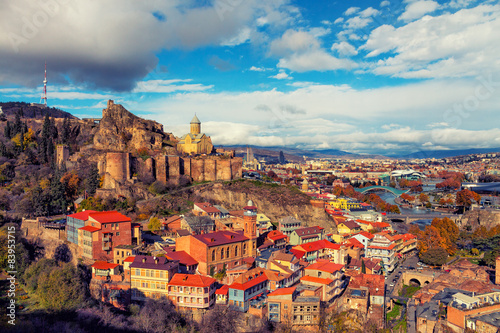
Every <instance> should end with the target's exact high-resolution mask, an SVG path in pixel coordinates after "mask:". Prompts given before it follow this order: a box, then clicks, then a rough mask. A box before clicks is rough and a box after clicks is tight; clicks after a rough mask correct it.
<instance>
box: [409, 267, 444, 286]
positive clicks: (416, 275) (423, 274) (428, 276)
mask: <svg viewBox="0 0 500 333" xmlns="http://www.w3.org/2000/svg"><path fill="white" fill-rule="evenodd" d="M441 274H443V272H441V271H438V270H425V271H424V270H421V271H409V270H407V271H404V272H403V276H402V278H403V283H404V284H405V285H407V286H409V285H410V284H411V283H413V284H417V285H419V286H421V287H423V286H425V285H427V284H429V283H431V282H432V281H434V279H435V278H436V277H438V276H439V275H441Z"/></svg>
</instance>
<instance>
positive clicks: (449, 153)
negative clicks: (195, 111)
mask: <svg viewBox="0 0 500 333" xmlns="http://www.w3.org/2000/svg"><path fill="white" fill-rule="evenodd" d="M248 147H250V148H252V150H253V153H254V155H257V156H259V157H268V158H276V159H277V158H278V156H279V152H280V151H282V152H283V154H284V155H285V158H286V159H287V160H288V161H293V162H299V161H303V160H304V156H305V157H307V158H335V157H343V158H352V159H363V158H375V159H384V158H394V159H409V158H447V157H454V156H462V155H470V154H485V153H496V152H500V148H471V149H455V150H426V151H418V152H413V153H410V154H404V153H400V154H390V155H381V154H355V153H350V152H347V151H343V150H338V149H315V150H306V149H299V148H293V147H279V146H272V147H261V146H248ZM225 148H229V149H235V150H236V152H237V154H238V155H240V156H242V155H244V154H246V149H247V146H242V145H236V146H225Z"/></svg>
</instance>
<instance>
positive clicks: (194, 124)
mask: <svg viewBox="0 0 500 333" xmlns="http://www.w3.org/2000/svg"><path fill="white" fill-rule="evenodd" d="M200 133H201V121H200V120H199V119H198V117H196V114H195V115H194V117H193V120H191V134H193V135H195V136H196V135H198V134H200Z"/></svg>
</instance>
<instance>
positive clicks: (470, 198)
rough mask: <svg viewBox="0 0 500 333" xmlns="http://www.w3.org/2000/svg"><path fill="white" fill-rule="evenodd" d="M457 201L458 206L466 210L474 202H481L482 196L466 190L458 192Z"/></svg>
mask: <svg viewBox="0 0 500 333" xmlns="http://www.w3.org/2000/svg"><path fill="white" fill-rule="evenodd" d="M455 201H456V203H457V206H463V207H464V210H465V209H468V208H470V206H472V203H473V202H476V203H479V202H481V196H480V195H479V194H477V193H476V192H474V191H471V190H469V189H467V188H466V189H463V190H461V191H458V192H457V196H456V199H455Z"/></svg>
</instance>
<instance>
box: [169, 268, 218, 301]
mask: <svg viewBox="0 0 500 333" xmlns="http://www.w3.org/2000/svg"><path fill="white" fill-rule="evenodd" d="M216 283H217V280H215V279H214V278H211V277H209V276H203V275H195V274H182V273H177V274H174V276H173V277H172V279H171V280H170V282H169V284H168V298H169V299H170V300H171V301H172V303H173V304H174V305H175V306H176V307H179V308H196V309H208V308H210V307H211V306H213V305H214V304H215V290H216V289H217V288H216Z"/></svg>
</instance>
